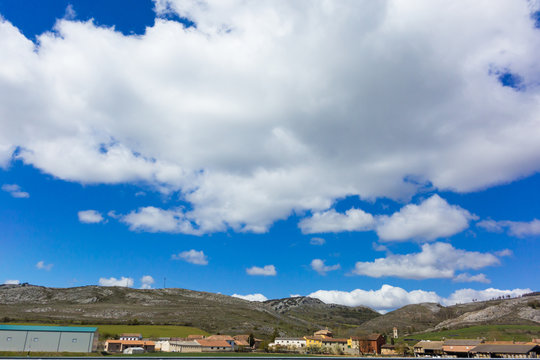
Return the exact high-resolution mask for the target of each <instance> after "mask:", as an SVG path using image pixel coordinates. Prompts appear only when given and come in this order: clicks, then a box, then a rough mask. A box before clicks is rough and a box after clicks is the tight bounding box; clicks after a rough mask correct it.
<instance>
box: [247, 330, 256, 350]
mask: <svg viewBox="0 0 540 360" xmlns="http://www.w3.org/2000/svg"><path fill="white" fill-rule="evenodd" d="M248 343H249V346H250V347H253V345H254V344H255V336H253V333H250V334H249V336H248Z"/></svg>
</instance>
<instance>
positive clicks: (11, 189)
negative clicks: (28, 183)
mask: <svg viewBox="0 0 540 360" xmlns="http://www.w3.org/2000/svg"><path fill="white" fill-rule="evenodd" d="M2 190H3V191H5V192H7V193H9V194H10V195H11V196H13V197H14V198H19V199H26V198H29V197H30V194H29V193H27V192H26V191H23V190H22V189H21V187H20V186H19V185H17V184H4V185H2Z"/></svg>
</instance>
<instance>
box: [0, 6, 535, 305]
mask: <svg viewBox="0 0 540 360" xmlns="http://www.w3.org/2000/svg"><path fill="white" fill-rule="evenodd" d="M539 58H540V2H538V1H534V0H529V1H526V0H523V1H517V0H504V1H503V0H496V1H493V0H489V1H488V0H484V1H475V2H470V1H443V0H437V1H432V0H413V1H410V2H406V3H405V2H402V1H396V0H388V1H377V2H373V1H368V0H366V1H328V0H317V1H311V0H310V1H307V0H305V1H304V0H301V1H294V2H290V1H286V0H275V1H266V0H262V1H261V0H259V1H255V0H252V1H250V0H246V1H241V0H229V1H218V0H208V1H199V0H197V1H196V0H153V1H151V0H148V1H146V0H137V1H132V0H117V1H114V2H110V1H105V0H99V1H97V0H94V1H84V0H73V1H67V0H51V1H47V2H44V1H40V0H20V1H13V0H0V129H1V130H0V187H1V191H0V242H1V245H2V247H3V251H2V252H0V283H2V282H3V283H15V284H16V283H25V282H28V283H31V284H36V285H43V286H50V287H72V286H85V285H101V286H129V287H133V288H142V289H150V288H162V287H179V288H187V289H192V290H198V291H209V292H214V293H222V294H226V295H233V296H237V297H241V298H245V299H247V300H252V301H261V300H265V299H275V298H284V297H289V296H298V295H303V296H304V295H309V296H313V297H317V298H319V299H321V300H322V301H325V302H328V303H338V304H344V305H349V306H360V305H364V306H369V307H372V308H374V309H376V310H378V311H381V312H385V311H389V310H391V309H395V308H398V307H400V306H403V305H406V304H411V303H419V302H438V303H441V304H443V305H452V304H455V303H460V302H467V301H472V300H473V299H474V300H484V299H490V298H493V297H499V296H505V297H506V296H512V297H513V296H520V295H521V294H523V293H527V292H531V291H536V290H539V288H540V286H539V285H540V281H539V278H540V277H539V276H538V274H539V273H540V266H539V263H538V261H537V257H538V256H537V254H538V252H539V250H540V246H539V242H538V241H539V237H540V173H539V170H540V63H539V62H538V59H539Z"/></svg>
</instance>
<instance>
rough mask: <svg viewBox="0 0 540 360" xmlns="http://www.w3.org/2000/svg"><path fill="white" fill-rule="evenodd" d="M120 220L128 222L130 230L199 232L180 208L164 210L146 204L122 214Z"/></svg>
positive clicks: (194, 233) (195, 233) (193, 233)
mask: <svg viewBox="0 0 540 360" xmlns="http://www.w3.org/2000/svg"><path fill="white" fill-rule="evenodd" d="M121 221H122V222H124V223H126V224H128V225H129V229H130V230H132V231H147V232H153V233H155V232H168V233H182V234H192V235H198V234H200V232H199V231H198V230H196V229H195V228H194V227H193V225H192V223H191V222H190V221H189V220H188V219H186V216H185V214H184V212H183V211H182V210H181V209H171V210H164V209H159V208H156V207H153V206H147V207H142V208H139V209H137V210H135V211H132V212H130V213H129V214H127V215H124V216H122V217H121Z"/></svg>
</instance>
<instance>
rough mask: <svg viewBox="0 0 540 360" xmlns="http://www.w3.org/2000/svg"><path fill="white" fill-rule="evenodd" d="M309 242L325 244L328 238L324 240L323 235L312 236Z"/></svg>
mask: <svg viewBox="0 0 540 360" xmlns="http://www.w3.org/2000/svg"><path fill="white" fill-rule="evenodd" d="M309 243H310V244H311V245H324V244H326V240H324V239H323V238H321V237H314V238H311V239H310V240H309Z"/></svg>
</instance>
